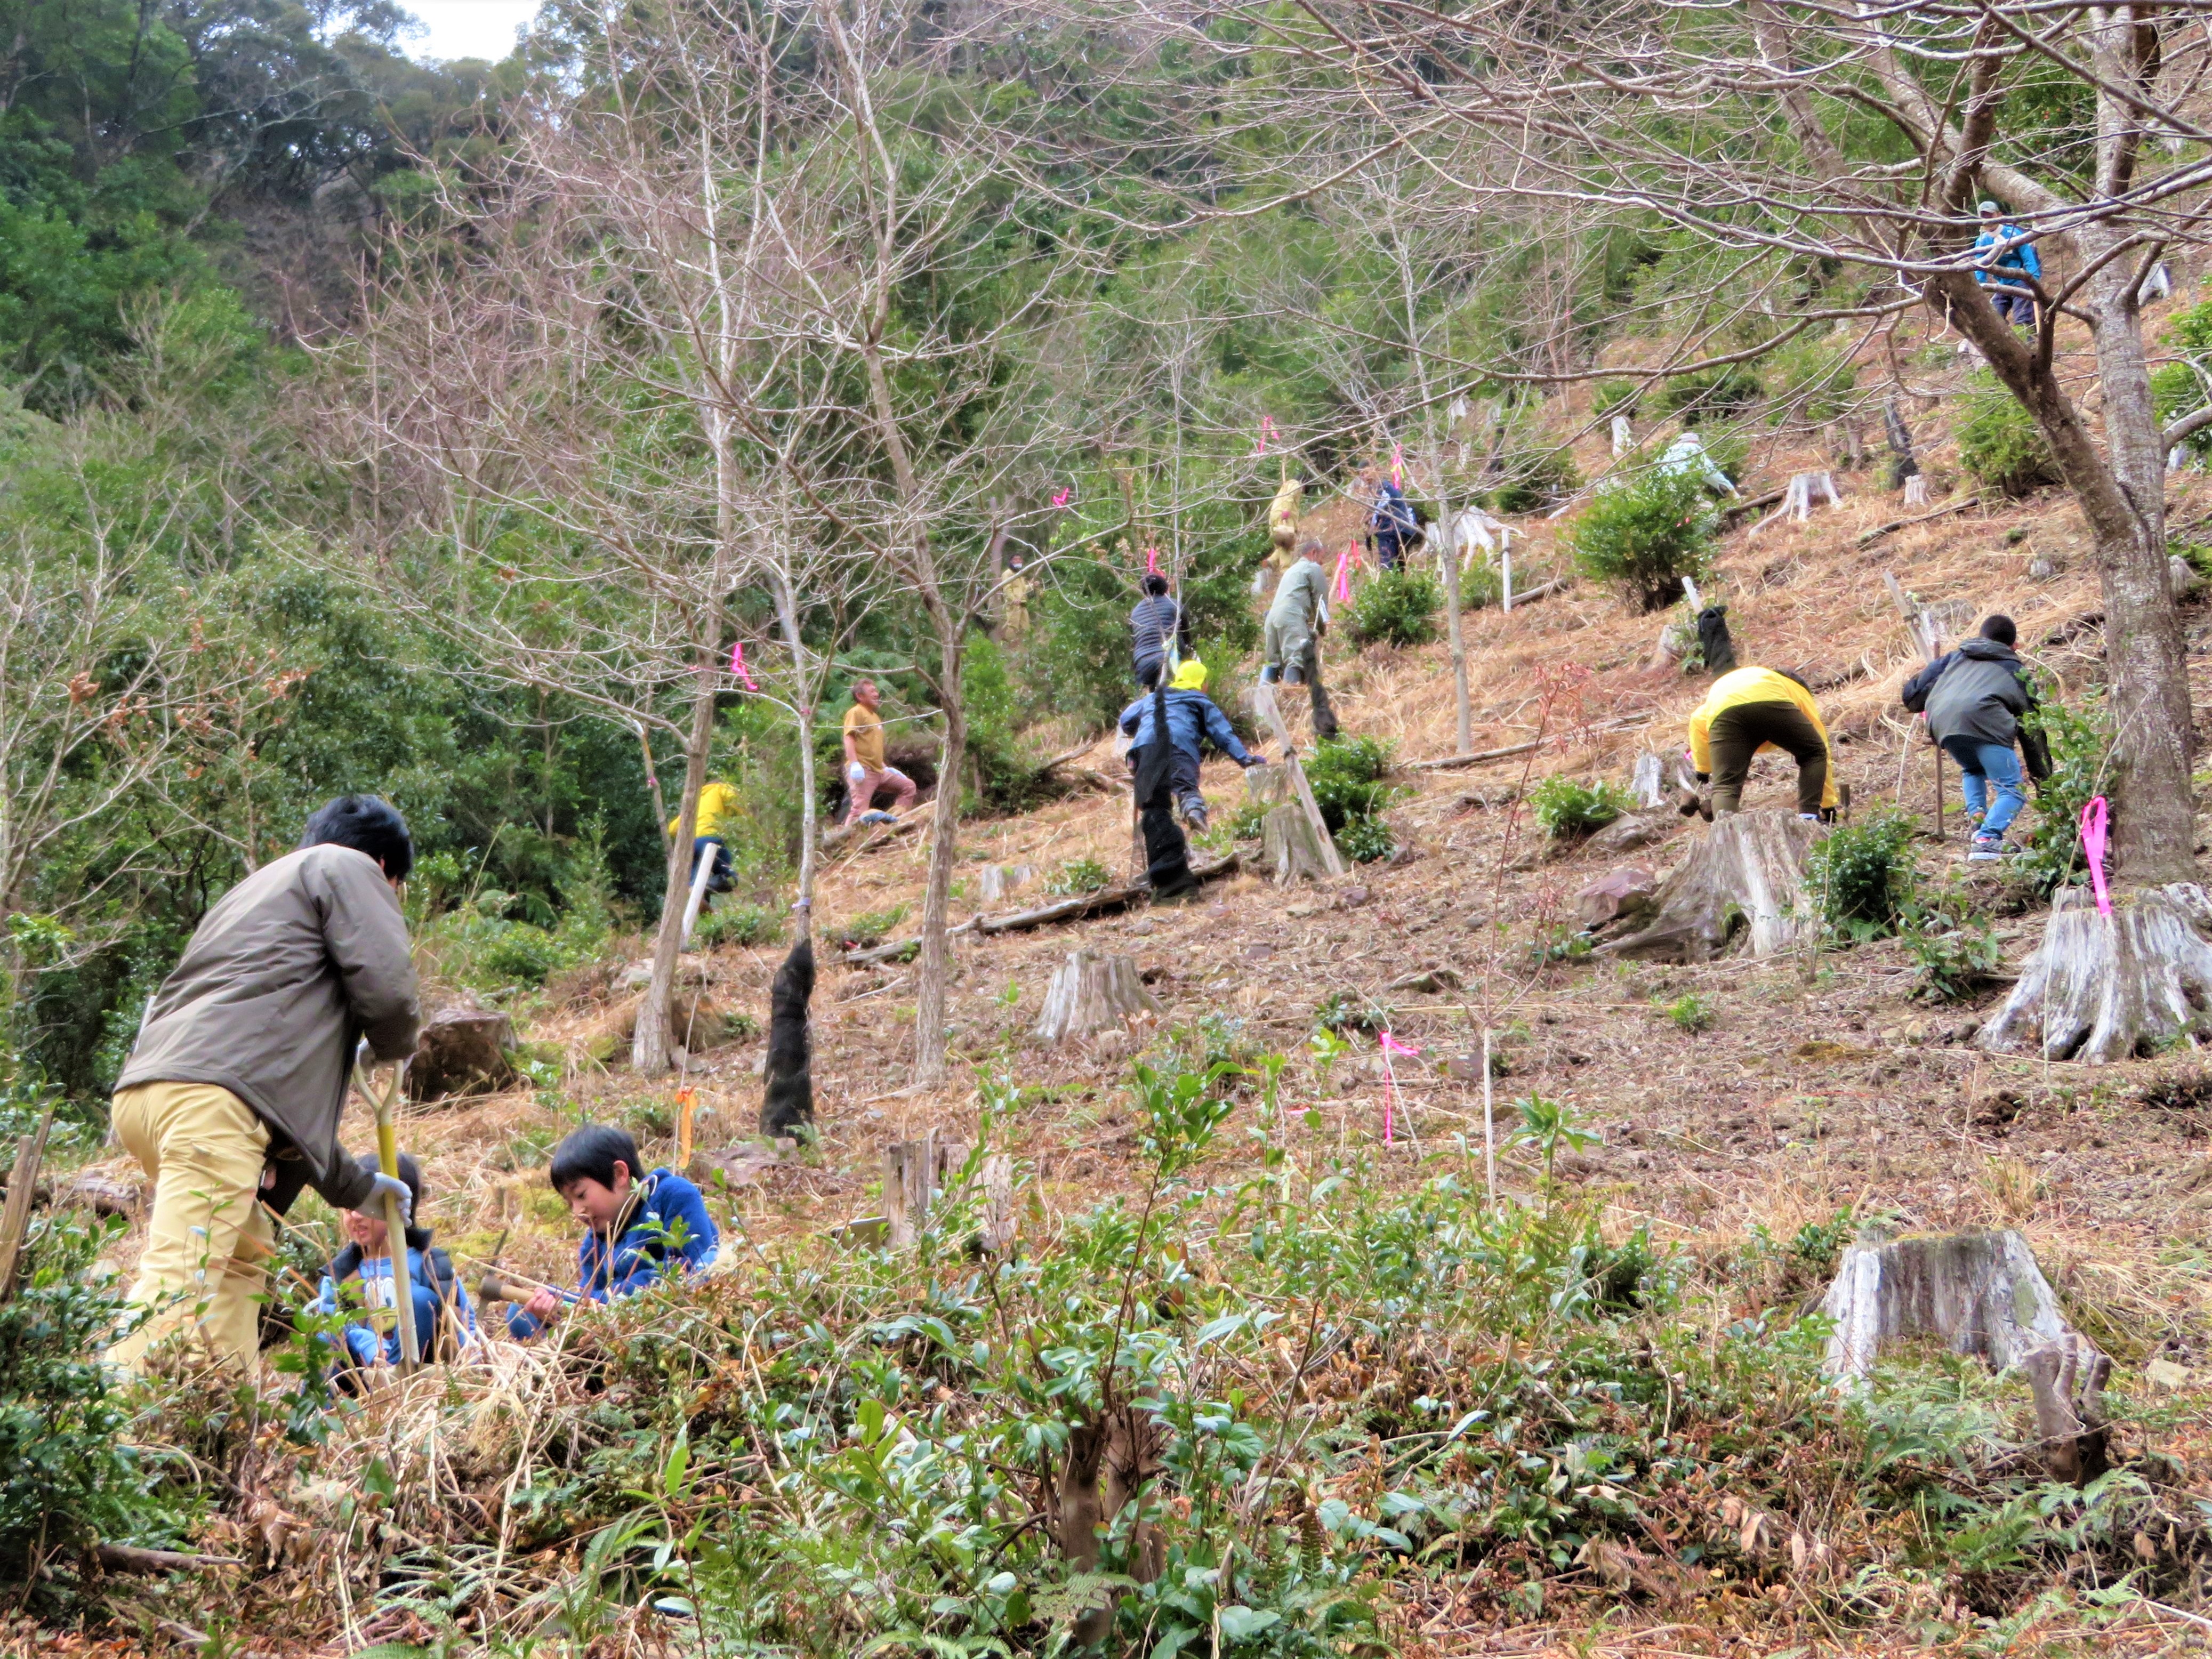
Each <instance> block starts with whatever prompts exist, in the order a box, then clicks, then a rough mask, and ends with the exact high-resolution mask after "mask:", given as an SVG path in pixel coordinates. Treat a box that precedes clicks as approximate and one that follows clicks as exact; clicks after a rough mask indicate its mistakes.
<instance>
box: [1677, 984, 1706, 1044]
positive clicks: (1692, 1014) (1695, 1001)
mask: <svg viewBox="0 0 2212 1659" xmlns="http://www.w3.org/2000/svg"><path fill="white" fill-rule="evenodd" d="M1713 1016H1714V1009H1713V1002H1712V999H1711V997H1701V996H1699V994H1697V993H1696V992H1695V991H1692V992H1691V993H1689V994H1687V995H1686V996H1680V997H1677V998H1675V999H1674V1001H1672V1002H1670V1003H1668V1005H1667V1018H1668V1019H1669V1020H1671V1021H1672V1022H1673V1023H1674V1029H1675V1030H1678V1031H1687V1032H1688V1033H1690V1035H1691V1036H1696V1035H1697V1034H1698V1033H1699V1032H1700V1031H1710V1030H1712V1028H1713Z"/></svg>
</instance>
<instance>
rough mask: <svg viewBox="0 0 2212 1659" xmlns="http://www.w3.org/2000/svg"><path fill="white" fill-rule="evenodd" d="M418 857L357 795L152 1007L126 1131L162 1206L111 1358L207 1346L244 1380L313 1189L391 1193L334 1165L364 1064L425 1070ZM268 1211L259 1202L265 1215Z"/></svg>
mask: <svg viewBox="0 0 2212 1659" xmlns="http://www.w3.org/2000/svg"><path fill="white" fill-rule="evenodd" d="M414 861H415V849H414V843H413V841H412V840H411V839H410V836H408V833H407V824H406V822H405V820H404V819H403V818H401V817H400V816H399V814H398V811H395V810H394V809H393V808H392V806H390V805H387V804H386V803H385V802H384V801H381V800H379V799H375V798H374V796H367V795H346V796H343V797H341V798H340V799H337V800H334V801H332V802H331V803H330V804H329V805H327V806H325V807H324V808H323V809H322V810H321V811H319V812H317V813H316V814H315V815H314V816H313V817H311V818H309V819H308V820H307V833H306V834H305V835H303V836H301V839H300V848H299V850H298V851H297V852H295V853H289V854H286V855H285V856H284V857H283V858H281V859H278V860H276V861H275V862H274V863H272V864H267V865H264V866H262V867H261V868H260V869H258V870H257V871H255V872H253V873H252V875H250V876H248V877H247V878H246V879H245V880H244V881H241V882H240V883H239V884H238V885H237V886H235V887H234V888H232V889H231V890H230V891H229V892H228V893H226V894H224V895H223V896H222V899H221V900H220V901H219V902H217V903H216V907H215V908H213V909H211V910H210V911H209V912H208V913H207V915H206V916H205V917H204V918H203V919H202V920H201V921H200V925H199V926H198V927H197V928H195V929H194V930H193V932H192V937H191V943H190V944H188V945H185V954H184V956H183V957H182V958H181V959H180V960H179V962H178V963H177V966H176V969H175V971H173V973H171V974H170V975H169V976H168V978H167V979H166V980H164V981H162V982H161V989H160V990H159V991H157V992H156V993H155V995H154V1000H153V1001H152V1002H151V1003H150V1004H149V1006H148V1007H147V1010H146V1018H145V1021H144V1023H143V1024H142V1025H141V1026H140V1027H139V1030H138V1040H137V1042H136V1043H135V1044H134V1045H133V1046H132V1048H131V1058H130V1060H128V1061H127V1062H125V1066H124V1067H123V1073H122V1075H121V1076H120V1077H118V1079H116V1081H115V1102H114V1113H113V1120H112V1121H113V1126H114V1130H115V1137H116V1139H118V1140H119V1141H120V1142H121V1143H122V1145H123V1146H124V1149H125V1151H127V1152H130V1153H131V1156H132V1157H134V1158H137V1160H138V1161H139V1163H141V1164H144V1165H145V1166H146V1173H147V1175H148V1176H150V1177H151V1178H152V1181H153V1185H154V1202H153V1208H152V1212H151V1215H150V1217H149V1223H148V1227H147V1237H146V1250H145V1254H144V1255H142V1256H141V1257H140V1258H139V1261H138V1278H137V1282H136V1283H135V1284H133V1285H131V1298H130V1299H131V1304H132V1305H133V1307H134V1308H137V1309H143V1310H148V1312H147V1313H146V1315H145V1316H143V1318H142V1319H141V1321H140V1322H139V1323H138V1324H137V1328H135V1329H132V1330H130V1331H129V1332H128V1333H127V1334H125V1335H124V1336H123V1337H122V1338H121V1339H120V1340H118V1341H117V1342H116V1343H115V1344H114V1346H112V1347H110V1348H109V1349H108V1351H107V1357H108V1358H109V1359H110V1360H111V1361H112V1362H113V1363H115V1364H118V1365H119V1366H122V1367H123V1368H125V1369H126V1370H139V1369H142V1368H143V1365H144V1363H145V1358H146V1353H147V1351H148V1350H149V1348H150V1347H152V1346H153V1345H154V1344H155V1343H156V1342H157V1341H160V1340H162V1339H163V1338H165V1337H169V1336H172V1335H175V1334H179V1333H191V1334H197V1335H198V1336H200V1337H202V1338H204V1339H205V1340H206V1342H207V1344H208V1346H210V1348H212V1349H213V1350H214V1352H215V1353H216V1356H217V1357H218V1358H222V1359H225V1360H228V1361H231V1362H233V1363H235V1364H240V1365H248V1366H250V1365H251V1364H252V1360H253V1358H254V1355H255V1354H256V1352H258V1346H259V1344H258V1340H257V1335H258V1329H257V1326H258V1321H257V1315H258V1304H259V1298H260V1297H261V1295H262V1291H263V1284H264V1278H265V1275H266V1267H265V1266H264V1264H265V1262H266V1261H267V1260H268V1258H269V1255H270V1249H271V1246H272V1244H273V1242H274V1238H275V1232H274V1230H273V1228H272V1227H271V1225H270V1219H269V1218H270V1212H274V1213H275V1214H277V1215H280V1216H281V1215H283V1213H284V1212H285V1211H286V1210H287V1209H289V1208H290V1206H291V1204H292V1200H294V1199H295V1198H297V1197H298V1196H299V1195H300V1189H301V1188H302V1187H306V1186H312V1187H313V1188H315V1190H316V1191H317V1192H319V1193H320V1194H322V1195H323V1196H324V1197H325V1199H328V1200H330V1202H331V1204H332V1205H333V1206H335V1207H337V1208H338V1209H342V1210H362V1211H368V1210H372V1209H374V1208H376V1207H377V1206H381V1204H382V1203H383V1200H384V1195H385V1193H386V1190H387V1188H388V1189H389V1190H391V1191H392V1194H394V1195H395V1196H397V1197H398V1199H399V1201H400V1206H401V1208H402V1209H403V1210H405V1209H408V1208H409V1207H410V1205H409V1200H408V1194H407V1188H406V1187H405V1185H404V1183H402V1182H398V1181H395V1180H394V1179H393V1178H392V1176H384V1175H375V1174H373V1173H371V1172H370V1171H368V1170H364V1169H363V1168H362V1167H361V1166H360V1165H358V1164H356V1163H355V1162H354V1160H353V1159H352V1158H349V1157H348V1156H347V1155H346V1153H345V1152H344V1150H343V1148H342V1147H341V1146H339V1145H338V1118H339V1115H340V1114H341V1113H342V1112H343V1110H344V1108H345V1097H346V1085H347V1080H348V1078H349V1075H350V1073H351V1072H352V1069H353V1064H354V1054H355V1049H356V1047H357V1046H359V1045H360V1044H362V1042H364V1041H365V1042H366V1043H367V1046H368V1049H369V1051H370V1052H371V1053H372V1054H374V1055H375V1057H376V1058H377V1059H378V1060H385V1061H393V1060H404V1059H405V1058H406V1057H407V1056H408V1055H410V1054H412V1053H413V1052H414V1051H415V1038H416V1026H417V1024H418V1022H419V1014H420V1010H419V1007H418V1005H417V1000H416V984H415V968H414V964H413V963H412V962H411V961H410V959H409V957H408V949H407V923H406V921H405V919H404V917H403V916H402V915H401V914H400V909H399V899H398V890H399V887H400V884H402V883H403V882H404V881H405V880H406V879H407V872H408V871H409V869H410V868H411V867H412V866H413V864H414ZM257 1200H258V1201H257Z"/></svg>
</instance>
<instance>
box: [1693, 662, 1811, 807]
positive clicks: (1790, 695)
mask: <svg viewBox="0 0 2212 1659" xmlns="http://www.w3.org/2000/svg"><path fill="white" fill-rule="evenodd" d="M1747 702H1786V703H1789V704H1790V705H1792V706H1793V707H1795V708H1798V709H1800V710H1802V712H1803V714H1804V715H1805V718H1806V719H1808V720H1811V721H1812V722H1813V729H1814V731H1815V732H1819V733H1820V741H1821V742H1822V743H1825V744H1828V781H1827V785H1826V787H1825V788H1823V789H1822V790H1821V792H1820V805H1823V806H1833V805H1835V804H1836V801H1837V795H1836V745H1835V744H1832V743H1828V728H1827V727H1826V726H1825V725H1823V724H1822V723H1821V720H1820V704H1819V703H1817V702H1814V701H1813V694H1812V693H1811V692H1810V691H1808V690H1806V689H1805V688H1804V687H1803V686H1802V685H1800V684H1797V682H1796V681H1795V680H1793V679H1791V678H1790V677H1789V676H1788V675H1787V674H1778V673H1776V672H1775V671H1773V670H1772V669H1771V668H1738V669H1735V670H1733V671H1730V672H1729V673H1726V674H1723V675H1722V676H1721V677H1720V678H1718V679H1717V680H1715V681H1714V682H1713V689H1712V690H1710V691H1708V692H1706V693H1705V701H1704V702H1701V703H1699V705H1698V710H1697V712H1696V713H1695V714H1692V715H1691V716H1690V760H1691V763H1692V764H1693V765H1695V766H1696V767H1697V769H1698V770H1699V771H1700V772H1710V771H1711V770H1712V769H1713V736H1712V734H1713V717H1714V716H1715V715H1717V714H1719V713H1720V712H1721V711H1722V710H1723V709H1724V708H1741V706H1742V705H1744V704H1745V703H1747ZM1773 747H1774V745H1773V744H1771V743H1764V744H1760V745H1759V753H1761V754H1762V755H1763V754H1765V753H1766V752H1767V751H1768V750H1771V749H1772V748H1773Z"/></svg>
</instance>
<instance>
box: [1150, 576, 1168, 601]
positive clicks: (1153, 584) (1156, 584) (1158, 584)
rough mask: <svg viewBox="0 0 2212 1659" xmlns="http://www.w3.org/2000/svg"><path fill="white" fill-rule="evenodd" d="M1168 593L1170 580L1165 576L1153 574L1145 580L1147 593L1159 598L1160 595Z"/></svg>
mask: <svg viewBox="0 0 2212 1659" xmlns="http://www.w3.org/2000/svg"><path fill="white" fill-rule="evenodd" d="M1167 591H1168V579H1167V578H1166V577H1165V576H1162V575H1158V574H1153V575H1148V576H1146V578H1145V592H1147V593H1151V594H1153V595H1155V596H1157V595H1158V594H1161V593H1164V592H1167Z"/></svg>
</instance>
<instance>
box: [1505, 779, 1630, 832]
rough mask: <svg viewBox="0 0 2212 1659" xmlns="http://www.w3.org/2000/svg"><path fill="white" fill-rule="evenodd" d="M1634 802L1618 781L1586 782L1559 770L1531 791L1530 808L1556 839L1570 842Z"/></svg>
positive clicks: (1597, 827) (1603, 826)
mask: <svg viewBox="0 0 2212 1659" xmlns="http://www.w3.org/2000/svg"><path fill="white" fill-rule="evenodd" d="M1635 804H1636V803H1635V801H1634V800H1633V799H1631V797H1630V795H1629V793H1628V792H1627V791H1626V789H1624V788H1622V787H1620V785H1619V784H1617V783H1609V782H1605V781H1599V782H1595V783H1584V782H1582V781H1580V780H1578V779H1576V778H1571V777H1568V776H1566V775H1564V774H1560V773H1554V774H1553V775H1552V776H1550V777H1548V778H1546V779H1545V780H1544V781H1542V782H1541V783H1540V784H1538V785H1537V786H1536V787H1534V789H1532V790H1530V791H1529V792H1528V809H1529V811H1532V812H1534V814H1535V815H1536V822H1537V823H1541V824H1542V825H1543V826H1544V833H1545V834H1546V835H1547V836H1551V837H1552V838H1553V840H1554V841H1569V840H1571V839H1573V838H1574V837H1575V836H1586V835H1588V834H1589V833H1590V831H1591V830H1593V829H1604V828H1605V826H1606V825H1607V824H1608V823H1612V822H1613V820H1614V819H1615V818H1617V817H1620V815H1621V814H1622V813H1623V812H1626V811H1628V809H1629V808H1630V807H1632V806H1633V805H1635Z"/></svg>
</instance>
